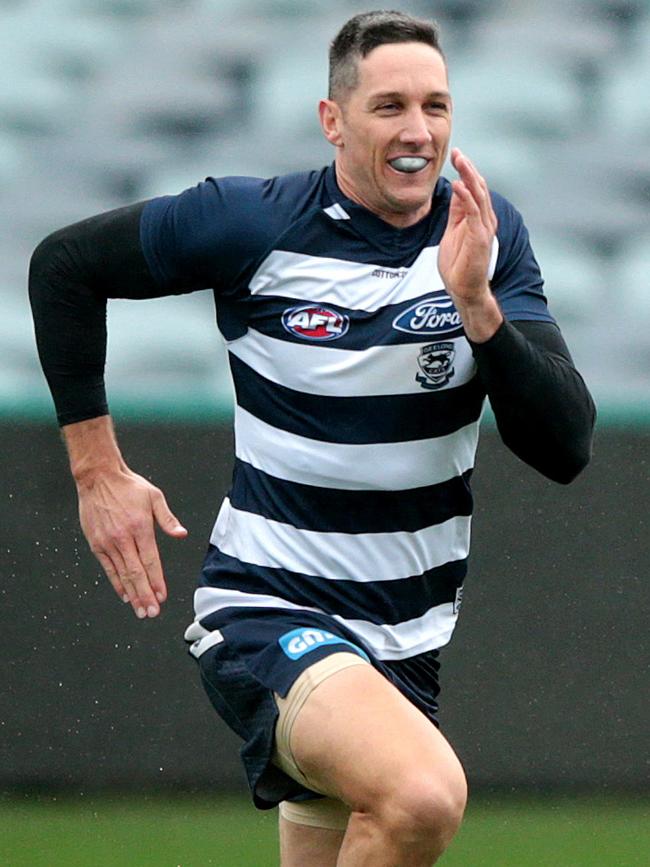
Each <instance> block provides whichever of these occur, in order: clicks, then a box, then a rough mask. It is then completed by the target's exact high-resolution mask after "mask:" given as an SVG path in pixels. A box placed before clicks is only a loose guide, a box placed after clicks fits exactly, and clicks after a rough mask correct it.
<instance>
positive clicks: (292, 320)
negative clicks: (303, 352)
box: [282, 304, 350, 341]
mask: <svg viewBox="0 0 650 867" xmlns="http://www.w3.org/2000/svg"><path fill="white" fill-rule="evenodd" d="M282 324H283V325H284V327H285V328H286V330H287V331H289V332H290V333H291V334H295V335H296V336H297V337H301V338H302V339H303V340H319V341H325V340H336V339H337V338H338V337H343V335H344V334H345V333H346V332H347V330H348V328H349V327H350V318H349V317H348V316H345V315H344V314H341V313H336V312H335V311H334V310H330V309H329V307H320V306H319V305H318V304H307V305H305V306H304V307H291V308H289V310H285V311H284V313H283V314H282Z"/></svg>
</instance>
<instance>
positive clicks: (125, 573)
mask: <svg viewBox="0 0 650 867" xmlns="http://www.w3.org/2000/svg"><path fill="white" fill-rule="evenodd" d="M104 556H105V557H107V558H108V560H109V561H110V562H111V563H112V564H113V567H114V569H115V571H116V574H117V578H118V581H119V582H120V584H121V586H122V587H123V588H124V596H123V597H122V598H123V600H124V601H125V602H129V603H130V604H131V607H132V608H133V612H134V614H136V615H137V616H138V617H139V618H140V619H142V617H145V616H146V611H145V609H144V607H143V606H142V603H141V602H140V598H139V596H138V591H137V589H136V586H135V584H134V583H133V581H131V578H130V575H129V568H128V566H127V565H126V560H125V559H124V557H123V556H122V552H121V550H120V549H119V548H117V547H114V546H113V547H108V546H107V548H106V551H105V552H104ZM140 609H142V611H143V612H145V613H144V614H141V613H139V612H140Z"/></svg>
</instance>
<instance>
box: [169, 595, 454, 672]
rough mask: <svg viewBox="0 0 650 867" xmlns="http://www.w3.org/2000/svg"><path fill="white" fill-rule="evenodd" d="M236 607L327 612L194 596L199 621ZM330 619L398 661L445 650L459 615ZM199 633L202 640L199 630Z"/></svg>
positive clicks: (250, 598)
mask: <svg viewBox="0 0 650 867" xmlns="http://www.w3.org/2000/svg"><path fill="white" fill-rule="evenodd" d="M232 607H235V608H281V609H288V610H292V611H293V610H302V611H316V612H318V613H323V612H322V611H320V609H318V608H311V607H309V606H307V605H296V604H295V603H293V602H288V601H287V600H286V599H281V598H280V597H278V596H266V595H262V594H256V593H242V592H241V591H239V590H222V589H221V588H219V587H199V589H198V590H196V591H195V593H194V610H195V612H196V619H197V620H201V619H202V618H204V617H207V616H208V615H209V614H212V613H213V612H215V611H220V610H221V609H223V608H232ZM330 616H333V617H334V619H335V620H337V621H338V622H339V623H340V624H341V625H342V626H346V627H347V628H348V629H350V630H351V631H352V632H354V633H356V634H357V635H358V636H359V638H361V640H362V641H363V642H364V643H365V644H366V645H367V646H368V647H369V648H370V649H371V650H372V652H373V653H374V654H375V656H377V658H378V659H384V660H394V659H406V658H408V657H410V656H415V655H416V654H418V653H425V652H426V651H428V650H434V649H436V648H438V647H443V646H444V645H445V644H447V643H448V641H449V639H450V638H451V634H452V632H453V630H454V625H455V623H456V619H457V616H458V615H457V613H455V612H454V603H453V602H445V603H443V604H442V605H435V606H434V607H433V608H430V609H429V610H428V611H427V612H426V613H425V614H423V615H422V616H421V617H416V618H414V619H413V620H405V621H404V622H403V623H396V624H376V623H370V622H369V621H367V620H352V619H350V620H348V619H346V618H345V617H341V616H340V615H338V614H334V615H330ZM190 630H193V627H192V626H190V627H189V628H188V630H187V633H186V636H187V634H188V633H190ZM196 634H197V637H198V631H197V633H196ZM194 635H195V633H194V632H193V631H192V635H191V637H194ZM206 649H207V646H206Z"/></svg>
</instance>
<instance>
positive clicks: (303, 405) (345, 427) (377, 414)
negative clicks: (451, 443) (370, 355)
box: [229, 353, 484, 444]
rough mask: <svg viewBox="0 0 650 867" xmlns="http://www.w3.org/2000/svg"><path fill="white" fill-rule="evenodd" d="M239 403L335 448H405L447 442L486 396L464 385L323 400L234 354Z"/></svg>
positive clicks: (263, 417) (477, 410) (270, 421)
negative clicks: (344, 445) (439, 439)
mask: <svg viewBox="0 0 650 867" xmlns="http://www.w3.org/2000/svg"><path fill="white" fill-rule="evenodd" d="M229 358H230V367H231V370H232V376H233V380H234V382H235V391H236V394H237V403H238V404H239V406H240V407H242V409H245V410H246V411H247V412H250V413H251V415H254V416H255V417H256V418H258V419H260V420H261V421H263V422H266V424H269V425H272V426H273V427H275V428H278V429H280V430H284V431H288V432H289V433H294V434H297V435H298V436H302V437H306V438H308V439H313V440H320V441H322V442H332V443H349V444H363V443H392V442H394V443H400V442H406V441H412V440H422V439H428V438H433V437H441V436H446V435H447V434H451V433H454V432H455V431H457V430H460V428H462V427H465V426H466V425H468V424H470V423H471V422H473V421H476V420H477V419H478V418H479V417H480V414H481V409H482V406H483V396H484V393H483V390H482V386H481V384H480V381H479V380H478V377H474V378H473V379H471V380H470V381H469V382H467V383H466V384H465V385H461V386H459V387H458V388H450V389H447V390H443V391H425V390H424V389H423V391H422V394H399V395H389V396H384V395H381V396H374V397H323V396H321V395H314V394H306V393H304V392H300V391H294V390H293V389H290V388H286V387H285V386H282V385H278V384H276V383H273V382H270V380H268V379H265V378H264V377H263V376H260V375H259V374H258V373H256V372H255V371H254V370H253V369H252V368H251V367H249V366H248V365H247V364H244V362H243V361H241V360H240V359H239V358H237V356H236V355H233V353H229Z"/></svg>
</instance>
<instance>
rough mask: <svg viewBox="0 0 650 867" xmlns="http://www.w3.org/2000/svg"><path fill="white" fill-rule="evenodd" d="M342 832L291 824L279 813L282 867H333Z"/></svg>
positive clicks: (343, 832)
mask: <svg viewBox="0 0 650 867" xmlns="http://www.w3.org/2000/svg"><path fill="white" fill-rule="evenodd" d="M344 834H345V831H337V830H335V829H333V828H318V827H316V826H313V825H305V824H303V823H302V822H300V823H297V822H292V821H290V820H289V819H287V818H286V816H283V815H282V814H280V863H281V864H282V867H306V865H309V867H336V862H337V860H338V857H339V849H340V848H341V843H342V842H343V835H344Z"/></svg>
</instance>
